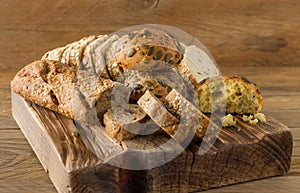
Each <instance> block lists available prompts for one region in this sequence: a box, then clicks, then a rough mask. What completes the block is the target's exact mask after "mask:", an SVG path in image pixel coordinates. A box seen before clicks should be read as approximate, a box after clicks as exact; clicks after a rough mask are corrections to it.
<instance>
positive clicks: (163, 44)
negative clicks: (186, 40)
mask: <svg viewBox="0 0 300 193" xmlns="http://www.w3.org/2000/svg"><path fill="white" fill-rule="evenodd" d="M182 54H183V49H182V47H181V45H180V44H179V42H178V41H177V40H176V39H175V38H173V37H172V36H171V35H170V34H167V33H166V32H164V31H162V30H158V29H143V30H140V31H133V32H131V33H130V34H127V35H124V36H122V37H120V38H119V39H118V40H117V41H115V42H114V43H113V44H112V46H111V47H110V49H109V50H108V52H107V54H106V60H107V66H108V71H109V73H110V75H111V77H112V79H113V80H118V79H119V76H120V75H121V74H122V72H123V71H124V70H125V69H127V68H130V67H131V66H133V65H136V64H137V63H140V62H143V61H151V60H159V61H164V62H166V63H169V64H174V65H177V64H178V63H180V61H181V59H182Z"/></svg>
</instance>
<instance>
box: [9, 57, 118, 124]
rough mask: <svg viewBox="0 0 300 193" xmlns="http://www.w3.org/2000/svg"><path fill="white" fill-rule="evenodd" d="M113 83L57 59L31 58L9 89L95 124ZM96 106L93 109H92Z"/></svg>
mask: <svg viewBox="0 0 300 193" xmlns="http://www.w3.org/2000/svg"><path fill="white" fill-rule="evenodd" d="M116 84H117V83H115V82H113V81H111V80H107V79H101V78H98V77H96V76H94V75H93V74H92V73H88V72H87V71H76V70H75V69H74V68H72V67H69V66H68V65H67V64H63V63H61V62H57V61H41V60H39V61H35V62H33V63H31V64H29V65H27V66H25V67H24V68H23V69H22V70H20V71H19V72H18V73H17V75H16V76H15V77H14V79H13V80H12V89H13V91H14V92H15V93H17V94H20V95H21V96H23V97H24V98H25V99H27V100H30V101H32V102H34V103H36V104H38V105H41V106H43V107H46V108H49V109H51V110H53V111H56V112H58V113H61V114H63V115H66V116H68V117H70V118H73V119H75V120H78V121H82V122H86V123H91V124H94V123H97V122H99V121H98V118H97V114H98V115H99V116H101V115H102V114H103V113H104V112H105V111H106V110H107V109H108V108H109V107H110V105H111V104H110V97H111V93H112V89H113V88H114V86H115V85H116ZM95 107H96V108H95Z"/></svg>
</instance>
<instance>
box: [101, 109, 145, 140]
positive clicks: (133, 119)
mask: <svg viewBox="0 0 300 193" xmlns="http://www.w3.org/2000/svg"><path fill="white" fill-rule="evenodd" d="M115 111H118V112H116V113H114V112H115ZM120 111H122V112H121V113H120ZM120 114H121V115H122V116H121V117H119V116H120ZM126 118H127V120H126ZM144 119H146V113H145V112H144V111H143V110H142V109H141V108H140V107H139V106H138V105H136V104H129V112H128V111H124V109H122V108H120V109H111V108H110V109H108V110H107V112H106V113H105V114H104V116H103V123H104V125H105V127H104V128H105V132H106V133H107V134H108V136H110V137H111V138H114V139H117V140H119V141H122V140H127V139H132V138H133V137H134V136H135V134H134V133H132V132H130V131H131V130H134V129H136V128H139V127H142V126H143V124H142V121H143V120H144Z"/></svg>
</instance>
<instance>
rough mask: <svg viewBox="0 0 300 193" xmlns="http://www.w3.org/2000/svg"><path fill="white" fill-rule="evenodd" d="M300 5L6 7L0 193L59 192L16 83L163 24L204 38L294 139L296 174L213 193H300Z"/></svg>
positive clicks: (135, 0)
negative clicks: (15, 96) (75, 52)
mask: <svg viewBox="0 0 300 193" xmlns="http://www.w3.org/2000/svg"><path fill="white" fill-rule="evenodd" d="M299 10H300V3H299V2H298V1H295V0H269V1H260V0H220V1H209V2H208V1H202V0H199V1H198V0H194V1H192V0H190V1H181V0H173V1H169V0H161V1H159V0H110V1H104V0H102V1H81V0H80V1H71V0H60V1H48V0H30V1H22V0H14V1H13V0H7V1H1V4H0V24H1V25H0V42H1V44H0V58H1V60H0V99H1V100H0V192H48V193H50V192H51V193H53V192H56V190H55V188H54V186H53V185H52V183H51V181H50V179H49V178H48V175H47V174H46V173H45V171H44V170H43V168H42V166H41V165H40V163H39V160H38V159H37V157H36V156H35V154H34V152H33V150H32V149H31V147H30V145H29V144H28V142H27V141H26V139H25V137H24V135H23V134H22V132H21V131H20V129H19V128H18V125H17V124H16V122H15V121H14V120H13V118H12V115H11V98H10V80H11V79H12V78H13V76H14V75H15V73H16V72H17V71H18V70H19V69H20V68H21V67H22V66H24V65H26V64H28V63H29V62H31V61H33V60H36V59H38V58H40V57H41V56H42V54H43V53H44V52H46V51H47V50H50V49H52V48H55V47H58V46H61V45H64V44H66V43H69V42H72V41H75V40H77V39H79V38H81V37H82V36H86V35H90V34H103V33H110V32H112V31H115V30H118V29H120V28H124V27H127V26H131V25H136V24H144V23H159V24H167V25H173V26H175V27H178V28H181V29H183V30H185V31H187V32H189V33H191V34H192V35H194V36H196V37H197V38H199V39H200V40H201V41H202V42H203V44H204V45H205V46H207V48H208V49H209V50H210V51H211V53H212V54H213V56H214V57H215V59H216V61H217V63H218V64H219V66H220V68H221V70H222V73H223V74H225V75H237V76H239V75H243V76H247V77H248V78H249V79H250V80H252V81H254V82H256V83H257V84H258V85H259V86H260V88H261V91H262V93H263V95H264V98H265V106H264V110H263V111H264V113H265V114H268V115H271V116H273V117H274V118H276V119H277V120H279V121H281V122H282V123H283V124H285V125H287V126H288V127H289V128H290V129H291V130H292V132H293V134H294V149H293V157H292V165H291V169H290V172H289V173H288V174H286V175H284V176H278V177H273V178H268V179H263V180H257V181H253V182H247V183H242V184H238V185H232V186H228V187H224V188H219V189H214V190H209V191H207V192H270V193H271V192H280V193H284V192H295V193H296V192H300V127H299V125H300V11H299Z"/></svg>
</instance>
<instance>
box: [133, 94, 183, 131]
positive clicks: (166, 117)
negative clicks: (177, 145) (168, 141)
mask: <svg viewBox="0 0 300 193" xmlns="http://www.w3.org/2000/svg"><path fill="white" fill-rule="evenodd" d="M137 103H138V105H139V106H140V107H141V108H142V109H143V110H144V111H145V112H146V114H147V115H148V116H149V117H150V118H151V119H152V120H153V121H154V122H155V123H156V124H157V125H158V126H160V127H161V128H162V129H163V130H164V131H165V132H166V133H167V134H169V135H170V136H173V135H174V133H175V131H176V130H177V124H178V123H179V120H178V119H177V118H176V117H175V116H174V115H172V114H171V113H170V112H169V111H168V110H167V109H166V107H165V105H164V104H163V103H162V102H161V101H160V100H159V99H158V98H156V97H155V96H154V95H153V94H152V93H151V92H150V91H146V92H145V94H144V95H143V96H142V97H141V98H140V99H139V100H138V102H137Z"/></svg>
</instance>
